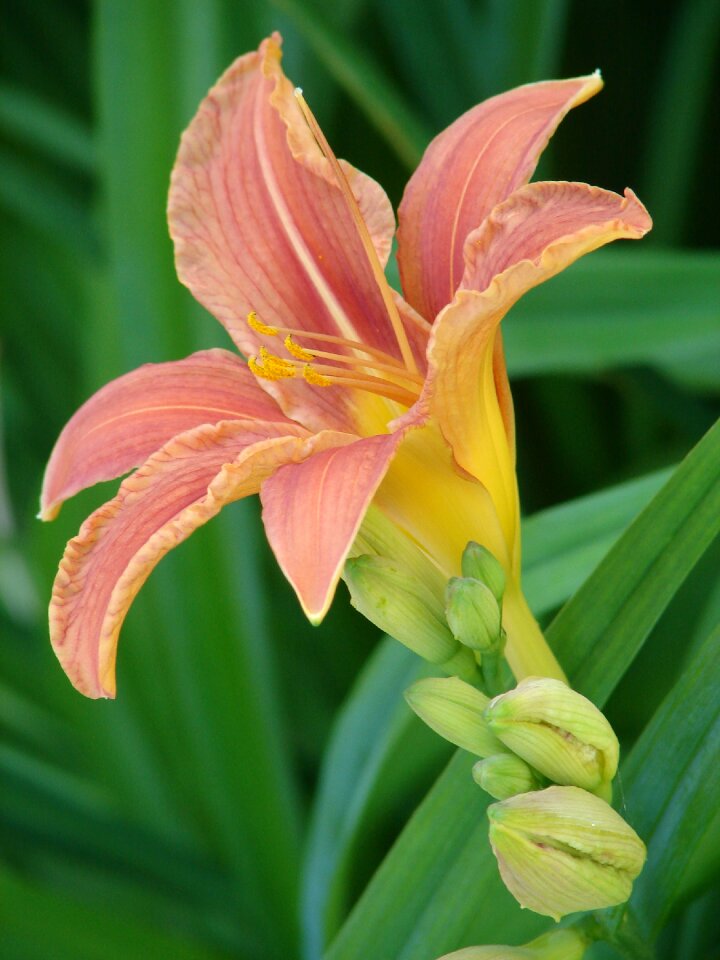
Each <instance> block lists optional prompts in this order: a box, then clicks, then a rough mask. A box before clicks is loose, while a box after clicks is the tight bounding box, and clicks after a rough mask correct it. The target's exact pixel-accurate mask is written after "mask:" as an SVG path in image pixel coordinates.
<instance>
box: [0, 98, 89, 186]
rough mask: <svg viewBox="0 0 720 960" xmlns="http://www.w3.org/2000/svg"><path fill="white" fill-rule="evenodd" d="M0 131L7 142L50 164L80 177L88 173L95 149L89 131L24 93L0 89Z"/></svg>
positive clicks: (66, 114)
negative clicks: (45, 158)
mask: <svg viewBox="0 0 720 960" xmlns="http://www.w3.org/2000/svg"><path fill="white" fill-rule="evenodd" d="M0 130H2V132H3V133H4V134H5V135H6V136H7V137H9V138H14V139H16V140H18V141H20V142H23V143H25V144H27V145H28V146H30V147H34V148H36V149H38V150H39V151H41V152H42V153H43V154H47V156H48V157H50V159H51V160H53V161H54V162H56V163H57V162H59V163H65V164H67V166H68V167H71V168H74V169H75V170H79V171H80V172H81V173H92V171H93V169H94V164H95V149H94V144H93V140H92V135H91V132H90V130H89V129H88V128H87V127H86V126H85V125H84V124H83V123H82V121H81V120H79V119H78V118H77V117H75V116H73V115H72V114H68V113H65V112H64V111H63V110H62V109H61V108H59V107H55V106H53V105H52V104H50V103H48V102H47V101H45V100H41V99H40V98H39V97H36V96H33V95H32V94H30V93H29V92H28V91H27V90H22V89H13V88H11V87H9V86H7V85H3V86H0Z"/></svg>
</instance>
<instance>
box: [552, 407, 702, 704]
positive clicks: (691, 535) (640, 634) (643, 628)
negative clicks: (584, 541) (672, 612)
mask: <svg viewBox="0 0 720 960" xmlns="http://www.w3.org/2000/svg"><path fill="white" fill-rule="evenodd" d="M719 479H720V423H718V424H716V425H715V426H714V427H713V428H712V429H711V430H710V431H709V432H708V433H707V434H706V435H705V437H704V438H703V439H702V440H701V441H700V443H699V444H698V445H697V446H696V447H695V449H694V450H693V451H692V452H691V453H690V454H689V455H688V456H687V457H686V459H685V460H684V461H683V462H682V463H681V464H680V466H679V467H678V469H677V470H676V471H675V473H674V474H673V475H672V477H671V478H670V480H669V481H668V482H667V484H666V485H665V486H664V487H663V488H662V490H661V491H660V493H659V494H658V495H657V496H656V497H655V499H654V500H653V501H652V503H651V504H650V506H649V507H648V508H647V509H646V510H645V511H644V512H643V513H642V514H640V516H639V517H638V519H637V520H636V521H635V522H634V523H633V524H632V526H631V527H630V529H629V530H628V531H627V532H626V533H625V534H624V536H623V537H622V539H621V540H620V541H619V542H618V543H617V544H616V545H615V546H614V547H613V549H612V550H611V551H610V553H608V555H607V556H606V557H605V559H604V560H603V561H602V563H601V564H600V566H599V567H598V568H597V570H596V571H595V573H594V574H593V575H592V577H590V579H589V580H588V581H587V582H586V583H585V584H584V585H583V586H582V587H581V588H580V590H579V591H578V592H577V593H576V594H575V596H574V597H573V598H572V600H571V601H570V602H569V603H568V604H567V605H566V606H565V607H563V609H562V610H561V611H560V613H559V614H558V616H557V617H556V619H555V620H554V621H553V623H552V625H551V627H550V629H549V630H548V633H547V638H548V642H549V643H550V645H551V646H552V647H553V650H554V651H555V654H556V656H557V657H558V659H559V660H560V663H562V665H563V667H564V668H565V670H566V672H567V673H568V676H570V677H572V681H573V686H574V687H575V688H576V689H578V690H579V691H581V692H582V693H585V694H586V695H587V696H588V697H590V698H591V699H593V700H594V701H595V702H596V703H598V704H603V703H604V702H605V701H606V700H607V698H608V697H609V695H610V693H611V692H612V690H613V689H614V687H615V685H616V683H617V681H618V680H619V679H620V677H621V676H622V675H623V674H624V673H625V670H626V669H627V668H628V666H629V665H630V664H631V663H632V661H633V658H634V657H635V655H636V653H637V652H638V650H639V649H640V648H641V646H642V644H643V643H644V642H645V639H646V638H647V636H648V634H649V633H650V630H651V629H652V628H653V626H654V625H655V623H656V621H657V620H658V618H659V616H660V615H661V613H662V612H663V610H664V609H665V608H666V606H667V605H668V603H669V602H670V600H671V599H672V596H673V594H674V593H675V591H676V590H677V589H678V588H679V587H680V585H681V584H682V583H683V581H684V580H685V577H686V576H687V574H688V573H689V572H690V570H692V568H693V566H694V565H695V563H696V562H697V561H698V560H699V559H700V557H701V556H702V555H703V553H704V552H705V550H706V549H707V547H708V546H709V545H710V543H711V542H712V541H713V540H714V538H715V537H716V535H717V533H718V531H720V482H718V481H719Z"/></svg>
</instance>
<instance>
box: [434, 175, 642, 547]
mask: <svg viewBox="0 0 720 960" xmlns="http://www.w3.org/2000/svg"><path fill="white" fill-rule="evenodd" d="M650 227H651V220H650V217H649V216H648V213H647V211H646V210H645V208H644V207H643V205H642V204H641V203H640V201H639V200H638V199H637V197H635V195H634V194H633V193H632V191H626V195H625V197H624V198H623V197H620V196H618V195H617V194H614V193H610V192H609V191H606V190H600V189H599V188H597V187H589V186H587V185H586V184H576V183H534V184H530V185H529V186H526V187H523V188H521V189H520V190H518V191H516V192H515V193H514V194H513V195H512V196H511V197H510V198H509V199H508V200H506V201H505V203H503V204H500V205H499V206H498V207H496V208H495V210H494V211H493V213H492V214H491V215H490V216H489V217H488V218H487V219H486V221H485V222H484V224H483V225H482V226H481V227H480V228H478V229H477V230H476V231H474V232H473V233H472V234H471V235H470V236H469V237H468V241H467V244H466V249H465V253H466V269H465V274H464V276H463V281H462V285H461V288H460V290H458V292H457V294H456V295H455V299H454V300H453V303H452V304H451V305H450V306H449V307H447V308H446V309H445V310H443V311H442V313H441V314H440V316H439V317H438V319H437V321H436V324H435V328H434V330H433V334H432V337H431V342H430V346H429V349H428V358H429V364H430V374H429V378H428V381H427V385H426V401H427V402H429V404H430V409H431V411H432V413H433V414H434V415H435V416H436V417H437V418H438V420H439V422H440V426H441V429H442V432H443V434H444V436H445V438H446V439H447V441H448V442H449V443H450V445H451V447H452V450H453V454H454V456H455V459H456V461H457V463H458V465H459V466H460V467H462V469H464V470H466V471H467V472H468V473H469V474H471V475H472V476H474V477H476V478H477V479H478V480H480V482H481V483H482V484H483V485H484V486H485V487H486V488H487V490H488V491H489V493H490V495H491V497H492V499H493V501H494V502H495V505H496V508H497V511H498V515H499V517H500V521H501V523H502V526H503V529H504V531H505V537H506V542H507V544H508V548H509V549H513V548H512V545H513V544H515V543H517V538H518V507H517V487H516V480H515V470H514V453H513V450H512V445H511V442H510V441H509V439H508V433H507V411H506V406H507V403H508V402H509V401H508V398H506V397H504V396H503V392H504V386H503V380H502V377H498V365H497V360H496V357H495V350H496V346H495V344H496V342H497V341H496V331H497V328H498V325H499V323H500V321H501V320H502V318H503V317H504V316H505V314H506V313H507V311H508V310H509V309H510V307H511V306H512V305H513V303H515V301H516V300H517V299H518V298H519V297H520V296H522V294H523V293H525V292H526V291H527V290H529V289H530V288H531V287H534V286H536V285H537V284H539V283H542V282H543V281H544V280H547V279H549V278H550V277H552V276H554V275H555V274H556V273H559V272H560V271H561V270H564V269H565V267H567V266H569V265H570V264H571V263H572V262H573V261H574V260H576V259H577V258H578V257H580V256H582V255H583V254H585V253H588V252H590V251H591V250H594V249H596V248H597V247H600V246H602V245H603V244H605V243H609V242H610V241H612V240H617V239H620V238H627V239H639V238H640V237H642V236H643V235H644V234H645V233H646V232H647V231H648V230H649V229H650ZM468 423H472V424H473V430H472V431H469V430H468V429H467V425H468ZM515 561H516V563H519V556H517V555H516V557H515Z"/></svg>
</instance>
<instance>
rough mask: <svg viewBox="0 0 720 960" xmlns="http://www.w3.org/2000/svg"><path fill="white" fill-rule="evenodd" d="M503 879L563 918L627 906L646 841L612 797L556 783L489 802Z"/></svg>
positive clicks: (518, 894)
mask: <svg viewBox="0 0 720 960" xmlns="http://www.w3.org/2000/svg"><path fill="white" fill-rule="evenodd" d="M488 818H489V820H490V843H491V845H492V848H493V852H494V854H495V857H496V858H497V861H498V866H499V868H500V875H501V877H502V879H503V883H504V884H505V886H506V887H507V888H508V890H509V891H510V893H512V895H513V896H514V897H515V899H516V900H517V901H518V903H519V904H520V905H521V906H522V907H528V908H529V909H530V910H534V911H535V912H536V913H541V914H543V915H544V916H548V917H553V918H554V919H555V920H559V919H560V918H561V917H564V916H565V915H566V914H568V913H574V912H575V911H576V910H599V909H602V908H604V907H612V906H614V905H615V904H618V903H624V902H625V901H626V900H627V899H628V898H629V896H630V893H631V891H632V884H633V880H634V879H635V877H637V875H638V874H639V873H640V871H641V870H642V868H643V864H644V863H645V853H646V851H645V844H644V843H643V842H642V840H641V839H640V837H638V835H637V834H636V833H635V831H634V830H633V829H632V828H631V827H630V826H629V825H628V824H627V823H626V822H625V821H624V820H623V818H622V817H621V816H620V815H619V814H617V813H616V812H615V811H614V810H613V809H612V807H610V806H608V804H607V803H605V801H604V800H601V799H600V798H599V797H596V796H594V794H592V793H588V792H587V791H586V790H581V789H580V788H579V787H548V788H547V789H546V790H537V791H535V792H534V793H521V794H518V796H516V797H511V798H510V799H509V800H503V801H502V803H494V804H492V806H490V807H488Z"/></svg>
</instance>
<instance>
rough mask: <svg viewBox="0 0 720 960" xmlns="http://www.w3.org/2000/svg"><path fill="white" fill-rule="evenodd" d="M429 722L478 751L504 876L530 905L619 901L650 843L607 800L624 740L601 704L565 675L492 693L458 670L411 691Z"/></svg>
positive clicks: (476, 774) (551, 912) (562, 909)
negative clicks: (570, 683)
mask: <svg viewBox="0 0 720 960" xmlns="http://www.w3.org/2000/svg"><path fill="white" fill-rule="evenodd" d="M405 696H406V699H407V701H408V703H409V704H410V706H411V708H412V709H413V710H414V711H415V713H417V714H418V716H419V717H420V718H421V719H422V720H424V721H425V723H427V724H428V725H429V726H430V727H432V729H433V730H435V731H436V732H437V733H439V734H440V735H441V736H442V737H445V739H447V740H450V742H451V743H454V744H456V745H457V746H459V747H462V748H463V749H465V750H468V751H469V752H471V753H474V754H475V755H476V756H478V757H480V758H481V759H480V760H479V761H478V762H477V763H476V764H475V765H474V767H473V778H474V779H475V781H476V782H477V783H478V784H479V785H480V786H481V787H482V788H483V789H484V790H485V791H487V792H488V793H489V794H490V795H491V796H492V797H494V798H495V799H496V800H499V801H500V802H499V803H495V804H492V805H491V806H490V807H489V808H488V817H489V820H490V843H491V845H492V848H493V852H494V853H495V856H496V858H497V861H498V865H499V867H500V873H501V876H502V879H503V881H504V883H505V885H506V886H507V888H508V889H509V890H510V892H511V893H512V894H513V896H515V898H516V899H517V900H518V901H519V902H520V904H521V905H522V906H524V907H529V908H530V909H531V910H534V911H536V912H537V913H542V914H544V915H546V916H551V917H554V918H555V919H559V918H560V917H562V916H565V915H566V914H567V913H572V912H574V911H576V910H590V909H600V908H603V907H608V906H612V905H614V904H618V903H623V902H624V901H625V900H627V898H628V897H629V896H630V891H631V889H632V882H633V880H634V879H635V877H636V876H637V875H638V873H639V872H640V870H641V869H642V866H643V863H644V860H645V846H644V844H643V842H642V841H641V840H640V838H639V837H638V836H637V834H636V833H635V831H634V830H632V828H631V827H630V826H629V825H628V824H627V823H626V822H625V821H624V820H623V819H622V817H620V816H619V814H617V813H616V812H615V811H614V810H613V809H612V808H611V807H610V806H609V804H608V803H607V802H606V801H607V800H610V799H611V794H612V787H611V781H612V778H613V777H614V776H615V773H616V771H617V765H618V755H619V746H618V741H617V737H616V736H615V734H614V732H613V730H612V728H611V726H610V724H609V723H608V721H607V720H606V719H605V717H604V716H603V714H602V713H601V712H600V710H598V709H597V707H596V706H595V705H594V704H592V703H591V702H590V701H589V700H587V699H586V698H585V697H583V696H582V695H581V694H579V693H577V692H576V691H574V690H572V689H570V687H568V686H567V685H566V684H565V683H563V682H562V681H559V680H553V679H549V678H540V677H528V678H526V679H525V680H522V681H521V682H520V683H519V684H518V685H517V686H516V687H515V689H513V690H510V691H508V692H507V693H503V694H500V695H499V696H497V697H495V698H493V699H492V700H490V699H488V697H486V696H485V695H484V694H483V693H481V692H480V691H479V690H477V689H476V688H475V687H472V686H471V685H470V684H467V683H464V682H463V681H462V680H460V679H458V678H457V677H453V678H448V679H442V678H430V679H425V680H420V681H418V682H417V683H415V684H413V686H412V687H410V689H409V690H408V691H406V694H405Z"/></svg>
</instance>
